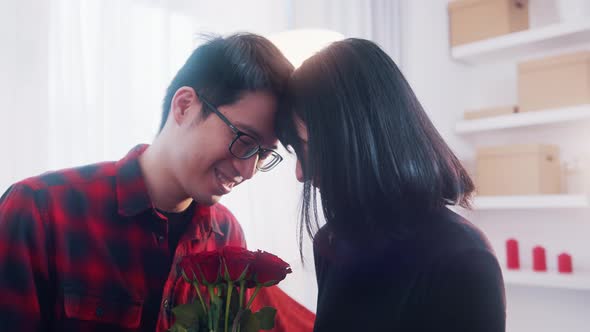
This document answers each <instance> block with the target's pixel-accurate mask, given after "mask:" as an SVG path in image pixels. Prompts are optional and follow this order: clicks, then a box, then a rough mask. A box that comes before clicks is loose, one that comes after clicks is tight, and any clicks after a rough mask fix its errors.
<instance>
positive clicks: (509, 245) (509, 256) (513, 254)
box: [506, 239, 520, 270]
mask: <svg viewBox="0 0 590 332" xmlns="http://www.w3.org/2000/svg"><path fill="white" fill-rule="evenodd" d="M506 265H507V267H508V268H509V269H511V270H516V269H519V268H520V258H519V255H518V241H516V240H515V239H508V240H507V241H506Z"/></svg>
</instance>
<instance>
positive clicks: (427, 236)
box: [277, 39, 505, 332]
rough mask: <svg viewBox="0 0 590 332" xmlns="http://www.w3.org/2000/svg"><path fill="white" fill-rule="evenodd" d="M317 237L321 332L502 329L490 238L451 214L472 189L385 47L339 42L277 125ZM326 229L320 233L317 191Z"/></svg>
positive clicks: (299, 85)
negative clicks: (290, 150) (294, 163)
mask: <svg viewBox="0 0 590 332" xmlns="http://www.w3.org/2000/svg"><path fill="white" fill-rule="evenodd" d="M277 130H278V136H279V138H280V139H281V142H282V143H283V144H284V145H285V146H287V147H292V148H293V149H294V150H295V153H296V154H297V158H298V161H297V171H296V173H297V178H298V179H299V181H302V182H304V194H303V211H302V222H301V225H300V234H299V235H300V245H301V237H302V233H303V229H304V228H305V229H306V231H307V233H308V234H309V235H310V236H313V238H314V255H315V265H316V274H317V281H318V288H319V291H318V303H317V317H316V322H315V326H314V331H320V332H324V331H494V332H495V331H504V330H505V300H504V285H503V281H502V274H501V270H500V267H499V265H498V262H497V260H496V258H495V255H494V253H493V251H492V249H491V247H490V245H489V243H488V241H487V239H486V238H485V236H484V235H483V234H482V233H481V232H480V231H479V230H478V229H477V228H476V227H474V226H473V225H472V224H470V223H469V222H468V221H467V220H465V219H463V218H461V217H460V216H459V215H457V214H455V213H453V212H451V211H450V210H449V209H447V206H448V205H460V206H463V207H469V198H470V195H471V193H472V191H473V189H474V187H473V183H472V181H471V179H470V178H469V176H468V175H467V173H466V171H465V169H464V168H463V167H462V166H461V164H460V163H459V161H458V159H457V158H456V157H455V155H454V154H453V153H452V152H451V150H450V148H449V147H448V146H447V145H446V143H445V142H444V141H443V139H442V138H441V137H440V135H439V134H438V132H437V131H436V129H435V128H434V126H433V125H432V123H431V122H430V120H429V119H428V117H427V115H426V113H425V112H424V110H423V109H422V107H421V105H420V103H419V102H418V100H417V99H416V96H415V95H414V93H413V92H412V89H411V88H410V86H409V85H408V83H407V82H406V80H405V79H404V77H403V75H402V74H401V72H400V71H399V69H398V68H397V66H396V65H395V64H394V62H393V61H392V60H391V58H389V57H388V56H387V55H386V54H385V53H384V52H383V51H382V50H381V49H380V48H379V47H378V46H377V45H375V44H374V43H372V42H370V41H367V40H362V39H347V40H344V41H340V42H336V43H333V44H332V45H330V46H329V47H327V48H325V49H324V50H322V51H321V52H319V53H317V54H316V55H314V56H313V57H311V58H310V59H308V60H307V61H305V62H304V63H303V65H302V66H301V67H300V68H299V69H297V70H296V71H295V73H294V74H293V76H292V78H291V80H290V83H289V89H288V93H287V95H286V96H285V98H284V105H283V107H282V108H281V110H280V112H279V114H278V116H277ZM317 190H319V192H320V193H321V195H320V196H321V211H320V212H322V213H323V215H324V217H325V220H326V224H325V225H324V226H323V227H321V228H319V227H318V221H317V216H318V214H319V212H318V208H317V205H316V204H315V202H317V201H316V192H317Z"/></svg>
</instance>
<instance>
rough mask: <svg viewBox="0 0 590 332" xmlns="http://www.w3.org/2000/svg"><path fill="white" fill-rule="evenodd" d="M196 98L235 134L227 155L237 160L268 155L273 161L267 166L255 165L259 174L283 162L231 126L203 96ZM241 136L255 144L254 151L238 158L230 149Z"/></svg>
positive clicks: (252, 138) (273, 153)
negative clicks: (262, 154) (266, 153)
mask: <svg viewBox="0 0 590 332" xmlns="http://www.w3.org/2000/svg"><path fill="white" fill-rule="evenodd" d="M197 96H199V99H200V100H201V102H202V103H203V104H204V105H205V106H207V108H209V109H210V110H211V111H213V113H215V115H217V117H219V118H220V119H221V121H223V122H224V123H225V124H226V125H227V126H228V127H229V128H230V129H231V130H232V131H233V132H234V134H236V137H234V139H233V140H232V141H231V143H230V144H229V147H228V149H229V153H231V155H232V156H234V157H236V158H238V159H242V160H246V159H250V158H252V157H253V156H255V155H257V154H258V158H260V154H261V153H265V152H268V153H270V154H271V157H274V159H273V160H274V161H273V162H271V163H270V165H269V166H267V167H258V163H256V169H257V170H259V171H261V172H268V171H270V170H272V169H273V168H275V167H276V166H277V165H278V164H279V163H280V162H281V161H283V157H282V156H281V155H280V154H279V153H278V152H276V151H275V150H272V149H265V148H263V147H261V146H260V143H259V142H258V139H256V137H253V136H252V135H249V134H247V133H245V132H243V131H241V130H239V129H238V128H237V127H236V126H234V125H233V123H231V121H229V119H228V118H227V117H225V115H223V113H221V112H220V111H219V110H218V109H217V107H216V106H215V105H213V104H211V103H210V102H209V101H208V100H207V99H206V98H203V96H202V95H201V94H197ZM243 136H246V137H248V138H249V139H251V140H252V141H254V142H256V149H252V150H251V151H249V152H248V153H247V154H246V155H244V156H238V155H236V154H235V153H234V152H233V151H232V147H233V146H234V144H235V143H236V142H237V141H238V140H239V139H240V137H243ZM259 160H260V159H259Z"/></svg>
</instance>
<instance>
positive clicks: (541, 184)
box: [475, 144, 561, 195]
mask: <svg viewBox="0 0 590 332" xmlns="http://www.w3.org/2000/svg"><path fill="white" fill-rule="evenodd" d="M476 168H477V169H476V176H475V182H476V184H475V185H476V192H477V194H478V195H539V194H558V193H560V192H561V167H560V162H559V148H558V147H557V146H553V145H541V144H524V145H509V146H496V147H485V148H480V149H478V151H477V162H476Z"/></svg>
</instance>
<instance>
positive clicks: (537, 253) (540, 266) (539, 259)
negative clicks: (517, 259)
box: [533, 246, 547, 272]
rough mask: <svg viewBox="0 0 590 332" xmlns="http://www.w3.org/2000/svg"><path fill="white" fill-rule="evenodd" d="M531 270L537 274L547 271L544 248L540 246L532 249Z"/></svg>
mask: <svg viewBox="0 0 590 332" xmlns="http://www.w3.org/2000/svg"><path fill="white" fill-rule="evenodd" d="M533 270H534V271H537V272H542V271H547V259H546V257H545V248H543V247H541V246H536V247H534V248H533Z"/></svg>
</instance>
